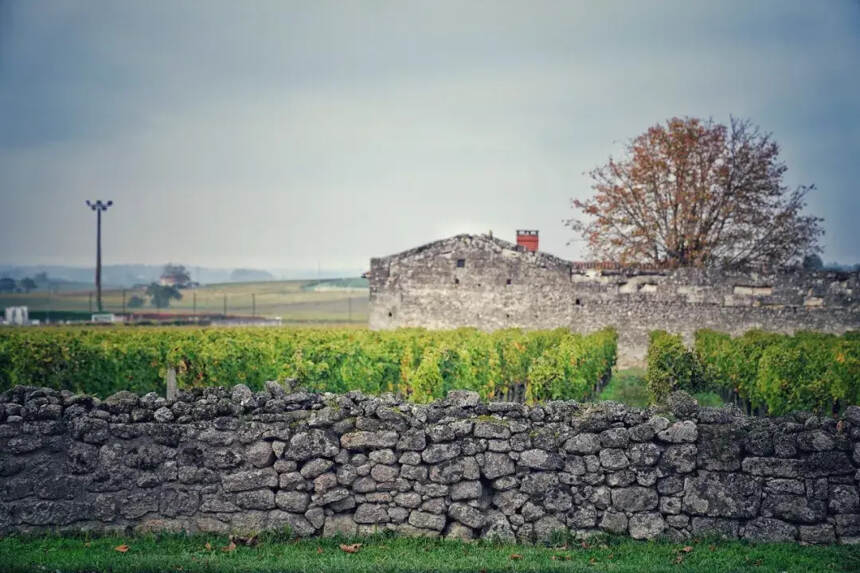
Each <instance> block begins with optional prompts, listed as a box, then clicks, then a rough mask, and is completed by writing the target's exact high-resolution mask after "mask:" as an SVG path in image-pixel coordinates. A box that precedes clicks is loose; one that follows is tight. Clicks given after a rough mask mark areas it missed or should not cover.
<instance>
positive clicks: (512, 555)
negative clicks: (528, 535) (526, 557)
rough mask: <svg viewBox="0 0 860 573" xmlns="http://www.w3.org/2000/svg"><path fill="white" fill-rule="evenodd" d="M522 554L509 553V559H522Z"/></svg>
mask: <svg viewBox="0 0 860 573" xmlns="http://www.w3.org/2000/svg"><path fill="white" fill-rule="evenodd" d="M522 558H523V556H522V555H520V554H519V553H511V561H517V560H518V559H522Z"/></svg>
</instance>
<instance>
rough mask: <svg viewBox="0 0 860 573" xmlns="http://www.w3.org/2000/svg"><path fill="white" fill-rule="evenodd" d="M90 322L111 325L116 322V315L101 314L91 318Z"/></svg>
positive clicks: (110, 313) (109, 313)
mask: <svg viewBox="0 0 860 573" xmlns="http://www.w3.org/2000/svg"><path fill="white" fill-rule="evenodd" d="M92 322H99V323H107V324H112V323H114V322H116V315H115V314H113V313H112V312H103V313H101V314H94V315H93V316H92Z"/></svg>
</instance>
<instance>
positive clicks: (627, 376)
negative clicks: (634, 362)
mask: <svg viewBox="0 0 860 573" xmlns="http://www.w3.org/2000/svg"><path fill="white" fill-rule="evenodd" d="M599 399H600V400H613V401H615V402H621V403H622V404H626V405H628V406H634V407H636V408H644V407H645V406H647V405H648V388H646V386H645V369H644V368H627V369H624V370H616V371H615V372H613V373H612V378H611V379H610V380H609V383H607V384H606V386H605V387H604V388H603V391H602V392H601V393H600V397H599Z"/></svg>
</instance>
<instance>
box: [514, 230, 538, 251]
mask: <svg viewBox="0 0 860 573" xmlns="http://www.w3.org/2000/svg"><path fill="white" fill-rule="evenodd" d="M517 245H518V246H521V247H525V248H526V250H528V251H531V252H533V253H534V252H535V251H537V250H538V232H537V230H531V229H517Z"/></svg>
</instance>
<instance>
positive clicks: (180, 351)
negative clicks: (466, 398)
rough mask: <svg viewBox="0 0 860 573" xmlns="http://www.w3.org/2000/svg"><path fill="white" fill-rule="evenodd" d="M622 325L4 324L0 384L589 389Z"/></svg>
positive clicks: (492, 394)
mask: <svg viewBox="0 0 860 573" xmlns="http://www.w3.org/2000/svg"><path fill="white" fill-rule="evenodd" d="M616 341H617V336H616V334H615V332H614V331H612V330H603V331H599V332H596V333H594V334H591V335H588V336H581V335H577V334H572V333H570V332H569V331H567V330H564V329H557V330H551V331H530V332H523V331H520V330H517V329H508V330H501V331H496V332H493V333H483V332H480V331H478V330H475V329H459V330H453V331H426V330H422V329H402V330H398V331H387V332H374V331H369V330H360V329H344V328H326V329H324V328H319V329H317V328H304V329H297V328H253V327H251V328H207V329H202V328H177V327H168V328H163V327H162V328H158V327H156V328H129V327H103V328H75V327H68V328H26V329H24V328H6V329H0V390H4V389H6V388H8V387H10V386H13V385H16V384H28V385H36V386H49V387H52V388H57V389H67V390H70V391H72V392H86V393H90V394H95V395H98V396H106V395H109V394H112V393H114V392H116V391H118V390H132V391H135V392H139V393H145V392H150V391H154V392H158V393H161V394H163V392H164V382H163V379H164V376H165V373H166V371H167V369H168V368H174V369H175V370H176V372H177V380H178V382H179V386H180V388H182V387H194V386H209V385H231V384H237V383H244V384H247V385H248V386H250V387H251V388H253V389H260V388H261V387H262V385H263V382H265V381H266V380H275V379H280V380H283V379H287V378H295V379H297V380H298V381H299V382H300V383H301V384H302V385H303V386H306V387H309V388H311V389H314V390H320V391H333V392H343V391H347V390H362V391H364V392H368V393H380V392H387V391H391V392H399V393H401V394H403V395H405V396H408V397H410V398H411V399H413V400H415V401H420V402H423V401H428V400H432V399H435V398H440V397H443V396H444V395H445V393H446V392H447V391H448V390H449V389H452V388H466V389H472V390H476V391H478V392H480V393H481V395H482V396H483V397H484V398H487V399H491V398H500V397H504V396H511V395H513V394H517V393H518V394H517V395H519V396H522V395H523V394H525V397H527V398H529V399H532V400H540V399H544V398H572V399H584V398H585V397H588V396H589V395H590V393H591V391H592V389H593V388H594V387H595V385H596V384H598V382H599V381H601V380H603V379H605V378H606V377H607V376H608V373H609V371H610V370H611V368H612V365H613V364H614V362H615V350H616Z"/></svg>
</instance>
